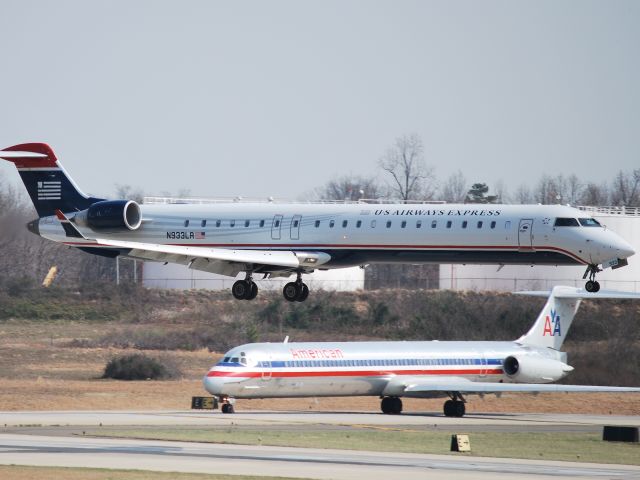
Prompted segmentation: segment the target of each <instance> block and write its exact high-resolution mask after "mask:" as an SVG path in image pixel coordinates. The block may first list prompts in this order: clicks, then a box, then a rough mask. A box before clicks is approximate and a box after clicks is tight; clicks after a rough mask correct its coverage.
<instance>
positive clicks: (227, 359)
mask: <svg viewBox="0 0 640 480" xmlns="http://www.w3.org/2000/svg"><path fill="white" fill-rule="evenodd" d="M229 358H231V357H224V360H222V361H223V362H228V361H229Z"/></svg>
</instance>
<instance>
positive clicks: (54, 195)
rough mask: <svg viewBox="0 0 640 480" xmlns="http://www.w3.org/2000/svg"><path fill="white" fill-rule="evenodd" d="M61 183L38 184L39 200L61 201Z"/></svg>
mask: <svg viewBox="0 0 640 480" xmlns="http://www.w3.org/2000/svg"><path fill="white" fill-rule="evenodd" d="M61 191H62V187H61V183H60V181H50V182H38V200H60V194H61Z"/></svg>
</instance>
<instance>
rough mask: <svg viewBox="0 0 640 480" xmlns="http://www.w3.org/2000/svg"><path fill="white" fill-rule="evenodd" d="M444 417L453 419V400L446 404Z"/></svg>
mask: <svg viewBox="0 0 640 480" xmlns="http://www.w3.org/2000/svg"><path fill="white" fill-rule="evenodd" d="M444 416H445V417H453V400H447V401H446V402H444Z"/></svg>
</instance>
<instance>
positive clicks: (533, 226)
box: [0, 143, 635, 301]
mask: <svg viewBox="0 0 640 480" xmlns="http://www.w3.org/2000/svg"><path fill="white" fill-rule="evenodd" d="M0 158H3V159H5V160H9V161H11V162H13V163H14V164H15V166H16V167H17V169H18V171H19V173H20V176H21V177H22V180H23V182H24V184H25V186H26V188H27V191H28V193H29V195H30V197H31V200H32V201H33V205H34V206H35V208H36V211H37V212H38V215H39V217H40V218H39V219H37V220H34V221H32V222H30V223H29V224H28V228H29V230H30V231H32V232H33V233H36V234H38V235H40V236H42V237H44V238H47V239H49V240H53V241H55V242H59V243H63V244H65V245H70V246H73V247H76V248H79V249H81V250H83V251H85V252H88V253H92V254H96V255H104V256H108V257H115V256H118V255H123V256H127V257H130V258H136V259H142V260H153V261H159V262H171V263H179V264H183V265H187V266H188V267H189V268H193V269H196V270H203V271H207V272H212V273H218V274H222V275H228V276H232V277H235V276H237V275H238V274H239V273H241V272H244V273H245V278H244V279H242V280H238V281H236V282H235V283H234V285H233V288H232V292H233V295H234V296H235V297H236V298H237V299H245V300H251V299H253V298H255V297H256V295H257V293H258V287H257V286H256V284H255V283H254V282H253V275H254V274H261V275H264V276H265V277H277V276H283V277H288V276H290V275H292V274H296V275H297V277H296V281H294V282H290V283H287V284H286V285H285V287H284V289H283V294H284V297H285V298H286V299H287V300H289V301H303V300H305V299H306V298H307V296H308V295H309V289H308V288H307V286H306V285H305V284H304V283H303V282H302V274H304V273H310V272H313V271H314V270H315V269H331V268H341V267H349V266H357V265H366V264H370V263H465V264H466V263H480V264H498V265H505V264H531V265H576V264H583V265H585V266H586V271H585V274H584V277H583V278H587V276H588V277H589V278H588V281H587V282H586V286H585V288H586V289H587V290H588V291H598V290H599V289H600V285H599V283H598V282H597V281H596V280H595V276H596V273H597V272H599V271H600V270H601V268H607V267H611V268H619V267H622V266H625V265H627V258H628V257H630V256H631V255H633V254H634V253H635V252H634V250H633V248H632V247H631V245H629V244H628V243H627V242H626V241H625V240H623V239H622V238H620V237H619V236H618V235H617V234H615V233H614V232H612V231H610V230H608V229H606V228H604V227H602V226H601V225H600V224H599V223H598V222H597V221H596V220H595V219H593V218H591V217H590V216H588V215H587V214H586V213H584V212H582V211H580V210H577V209H574V208H571V207H568V206H561V205H471V204H462V205H455V204H395V205H392V204H369V203H351V204H346V203H344V204H336V203H332V204H327V203H324V204H318V203H307V204H305V203H233V202H229V203H222V204H208V205H196V204H169V205H138V204H137V203H136V202H134V201H130V200H126V199H124V200H105V199H101V198H94V197H89V196H87V195H85V194H84V193H82V192H81V191H80V189H79V188H78V187H77V186H76V185H75V183H74V182H73V181H72V180H71V178H70V177H69V176H68V175H67V173H66V172H65V170H64V169H63V168H62V165H61V164H60V162H59V161H58V160H57V158H56V156H55V154H54V153H53V150H52V149H51V148H50V147H49V146H48V145H46V144H43V143H29V144H22V145H15V146H13V147H9V148H5V149H4V150H0Z"/></svg>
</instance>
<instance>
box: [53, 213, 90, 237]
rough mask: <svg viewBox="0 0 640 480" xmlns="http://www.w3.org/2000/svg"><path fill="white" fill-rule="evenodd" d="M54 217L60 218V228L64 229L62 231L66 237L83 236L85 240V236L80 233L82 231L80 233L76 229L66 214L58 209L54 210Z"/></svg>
mask: <svg viewBox="0 0 640 480" xmlns="http://www.w3.org/2000/svg"><path fill="white" fill-rule="evenodd" d="M56 217H57V218H58V220H60V223H61V224H62V228H63V229H64V233H65V234H66V235H67V237H73V238H84V239H85V240H86V237H85V236H84V235H82V233H80V230H78V228H77V227H76V226H75V225H74V224H73V223H71V221H69V219H68V218H67V216H66V215H65V214H64V213H62V212H61V211H60V210H56Z"/></svg>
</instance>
